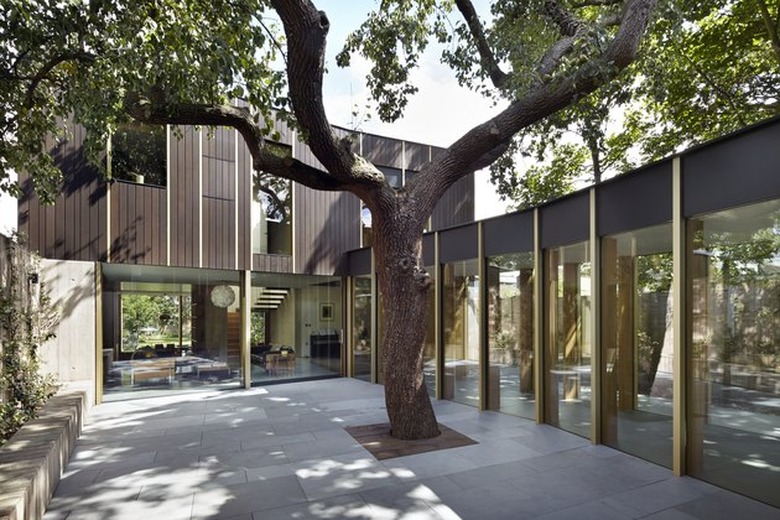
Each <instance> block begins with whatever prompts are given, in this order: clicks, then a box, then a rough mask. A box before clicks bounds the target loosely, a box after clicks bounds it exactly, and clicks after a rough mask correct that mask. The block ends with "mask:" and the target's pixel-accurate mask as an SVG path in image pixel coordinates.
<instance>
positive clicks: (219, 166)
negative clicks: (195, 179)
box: [203, 128, 236, 200]
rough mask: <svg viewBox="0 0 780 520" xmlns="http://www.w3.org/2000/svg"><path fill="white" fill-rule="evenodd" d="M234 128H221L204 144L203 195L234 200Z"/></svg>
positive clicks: (206, 137) (207, 138)
mask: <svg viewBox="0 0 780 520" xmlns="http://www.w3.org/2000/svg"><path fill="white" fill-rule="evenodd" d="M235 139H236V134H235V131H234V130H233V129H232V128H219V129H217V130H216V131H215V132H214V135H213V136H212V137H208V136H204V142H203V195H204V196H206V197H215V198H220V199H226V200H234V199H235V192H236V179H235V160H236V156H235V155H236V154H235V146H236V140H235Z"/></svg>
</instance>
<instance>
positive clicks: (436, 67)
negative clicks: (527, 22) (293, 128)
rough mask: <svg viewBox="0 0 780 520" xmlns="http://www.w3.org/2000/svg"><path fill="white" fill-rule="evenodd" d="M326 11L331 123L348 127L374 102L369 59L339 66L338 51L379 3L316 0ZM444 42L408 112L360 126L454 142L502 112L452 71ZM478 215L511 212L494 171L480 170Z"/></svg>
mask: <svg viewBox="0 0 780 520" xmlns="http://www.w3.org/2000/svg"><path fill="white" fill-rule="evenodd" d="M314 2H315V5H316V6H317V7H318V8H319V9H321V10H323V11H325V13H326V14H327V15H328V20H329V21H330V31H329V34H328V47H327V54H326V60H327V63H326V65H327V69H328V75H327V76H326V77H325V85H324V92H323V99H324V102H325V110H326V112H327V114H328V118H329V119H330V122H331V123H332V124H334V125H338V126H344V127H348V128H352V127H354V124H353V122H352V119H353V118H352V111H353V107H355V106H357V107H364V106H365V105H366V103H367V101H368V98H369V96H368V90H367V88H366V83H365V76H366V73H367V72H368V70H369V68H370V65H369V63H368V62H367V61H366V60H364V59H362V58H360V57H358V56H353V58H352V64H351V66H350V67H349V68H348V69H341V68H339V67H338V66H337V65H336V61H335V56H336V53H338V51H339V50H341V47H342V46H343V43H344V40H345V39H346V36H347V34H349V32H351V31H352V30H354V29H356V28H357V27H358V26H359V25H360V23H361V22H362V21H363V20H364V19H365V18H366V14H367V13H368V12H369V10H371V9H373V8H374V7H375V6H376V5H377V2H375V1H374V0H360V1H358V0H350V1H345V0H314ZM475 5H476V7H477V9H478V10H480V9H483V10H484V9H486V8H487V2H486V1H484V0H477V1H476V2H475ZM440 55H441V47H440V46H438V45H436V46H434V45H431V47H430V48H429V49H428V50H427V51H426V53H425V55H424V56H423V59H422V60H421V65H420V68H419V69H418V70H416V71H415V72H414V73H413V74H412V83H413V84H414V85H415V86H416V87H417V88H418V89H419V91H418V92H417V94H416V95H415V96H414V97H413V98H412V99H411V100H410V102H409V104H408V106H407V107H406V110H405V111H404V116H403V117H402V118H401V119H399V120H398V121H396V122H394V123H382V122H381V121H380V120H379V117H378V116H375V117H372V118H371V119H369V120H368V121H364V122H362V123H361V124H360V127H359V129H360V130H363V131H365V132H371V133H376V134H380V135H384V136H388V137H395V138H399V139H405V140H408V141H416V142H420V143H425V144H432V145H436V146H448V145H449V144H451V143H452V142H454V141H455V140H456V139H457V138H459V137H460V136H461V135H463V134H464V133H466V132H467V131H468V130H470V129H471V128H472V127H474V126H476V125H477V124H479V123H482V122H484V121H485V120H487V119H489V118H490V117H492V116H493V115H495V114H496V113H497V112H498V109H497V108H496V107H493V106H492V103H491V101H489V100H487V99H485V98H484V97H482V96H481V95H479V94H476V93H474V92H471V91H469V90H468V89H466V88H464V87H461V86H460V85H458V82H457V80H456V79H455V75H454V74H453V73H452V71H451V70H450V69H449V68H448V67H446V66H445V65H442V64H441V63H440V61H439V56H440ZM475 188H476V207H475V216H476V218H477V219H482V218H487V217H490V216H494V215H499V214H502V213H504V212H505V208H506V203H504V202H501V201H500V200H499V197H498V195H497V194H496V193H495V189H494V188H493V186H492V184H491V183H490V180H489V174H488V172H487V171H486V170H485V171H481V172H477V174H476V175H475Z"/></svg>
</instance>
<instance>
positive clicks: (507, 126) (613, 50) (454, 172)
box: [413, 0, 657, 208]
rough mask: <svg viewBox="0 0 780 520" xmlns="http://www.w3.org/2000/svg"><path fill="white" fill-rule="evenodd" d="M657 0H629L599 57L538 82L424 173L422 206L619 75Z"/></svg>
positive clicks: (418, 189) (419, 191)
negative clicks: (535, 126)
mask: <svg viewBox="0 0 780 520" xmlns="http://www.w3.org/2000/svg"><path fill="white" fill-rule="evenodd" d="M656 1H657V0H631V1H630V2H629V4H628V5H627V6H626V9H625V11H624V15H623V21H622V23H621V24H620V27H619V28H618V30H617V33H616V35H615V36H614V38H613V39H612V41H611V43H610V44H609V46H608V47H607V48H606V50H605V51H604V53H603V54H602V55H601V56H597V57H595V58H593V59H591V60H590V61H589V63H586V64H585V65H583V66H582V67H580V68H579V69H578V70H577V71H576V72H575V73H574V74H571V75H567V76H565V77H562V78H560V79H557V80H555V81H553V82H548V83H546V84H542V85H538V86H537V87H535V88H534V89H533V90H532V91H531V92H529V93H528V94H527V95H526V96H525V97H523V98H522V99H518V100H517V101H515V102H513V103H512V104H510V105H509V106H508V107H507V108H506V109H504V110H503V111H502V112H500V113H499V114H498V115H496V116H495V117H493V118H492V119H490V120H488V121H486V122H485V123H482V124H481V125H478V126H476V127H474V128H473V129H471V130H469V131H468V132H466V133H465V134H464V135H463V136H462V137H461V138H460V139H458V140H457V141H455V142H454V143H453V144H452V145H451V146H450V147H449V148H448V149H447V150H446V151H445V152H443V153H442V154H441V155H440V156H439V157H437V159H436V160H434V161H433V163H431V164H430V165H429V166H428V168H427V169H426V171H424V172H423V174H421V175H420V182H419V184H417V185H416V186H415V189H414V190H413V191H414V193H413V195H414V196H416V197H417V198H418V199H419V200H418V204H419V205H420V206H421V207H425V208H428V207H430V208H432V207H433V206H434V205H435V203H436V200H437V199H438V197H439V196H441V194H442V193H444V191H445V190H446V189H447V188H449V187H450V186H451V185H452V184H453V183H454V182H456V181H457V180H458V179H460V178H461V177H463V176H465V175H468V174H469V173H471V172H473V171H474V170H475V169H477V168H478V167H480V166H482V165H483V164H484V163H485V158H486V157H489V156H490V153H491V152H492V151H493V150H496V149H498V148H499V147H501V146H507V145H508V144H509V142H510V141H511V139H512V137H513V136H514V135H515V134H516V133H517V132H519V131H520V130H522V129H523V128H526V127H527V126H529V125H531V124H533V123H536V122H537V121H539V120H541V119H543V118H544V117H547V116H549V115H550V114H552V113H554V112H556V111H558V110H560V109H562V108H565V107H566V106H568V105H569V104H571V103H572V102H573V101H574V100H576V99H577V98H579V97H582V96H584V95H586V94H589V93H590V92H593V91H594V90H596V89H597V88H598V87H599V86H601V85H603V84H604V83H606V82H607V81H609V80H611V79H612V78H614V77H616V76H617V75H618V73H619V72H620V71H621V70H622V69H624V68H625V67H627V66H628V65H629V64H630V63H631V62H632V61H633V60H634V58H635V56H636V51H637V48H638V46H639V42H640V41H641V38H642V35H643V34H644V32H645V29H646V28H647V24H648V21H649V19H650V15H651V14H652V11H653V9H654V8H655V5H656Z"/></svg>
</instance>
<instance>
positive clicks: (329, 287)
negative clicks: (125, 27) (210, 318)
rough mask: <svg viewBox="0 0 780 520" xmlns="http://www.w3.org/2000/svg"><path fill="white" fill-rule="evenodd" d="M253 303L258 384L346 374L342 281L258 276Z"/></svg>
mask: <svg viewBox="0 0 780 520" xmlns="http://www.w3.org/2000/svg"><path fill="white" fill-rule="evenodd" d="M250 302H251V305H252V316H253V318H252V321H251V324H252V326H253V330H252V338H253V339H252V343H251V345H250V353H251V358H250V360H251V365H252V382H253V383H263V382H267V381H276V380H280V379H292V378H295V379H306V378H317V377H329V376H337V375H339V374H340V373H341V338H342V329H341V323H342V321H341V312H342V311H341V309H342V305H341V280H340V278H337V277H332V276H314V275H289V274H288V275H285V274H267V273H252V290H251V294H250ZM255 341H257V342H255Z"/></svg>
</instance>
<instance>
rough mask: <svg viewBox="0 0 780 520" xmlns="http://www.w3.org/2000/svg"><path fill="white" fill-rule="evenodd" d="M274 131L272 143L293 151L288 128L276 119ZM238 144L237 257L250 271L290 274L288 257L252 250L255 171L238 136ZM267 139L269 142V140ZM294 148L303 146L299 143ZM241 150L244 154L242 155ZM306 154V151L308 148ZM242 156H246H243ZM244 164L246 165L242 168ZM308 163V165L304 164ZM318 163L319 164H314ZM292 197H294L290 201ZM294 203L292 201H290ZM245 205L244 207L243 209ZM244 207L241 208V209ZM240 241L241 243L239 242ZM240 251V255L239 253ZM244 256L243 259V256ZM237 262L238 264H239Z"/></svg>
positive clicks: (294, 212) (290, 130)
mask: <svg viewBox="0 0 780 520" xmlns="http://www.w3.org/2000/svg"><path fill="white" fill-rule="evenodd" d="M239 105H240V106H247V105H246V104H245V103H243V102H240V103H239ZM274 132H277V133H278V135H272V136H270V137H271V138H275V139H274V140H273V142H274V143H277V144H281V145H284V146H288V147H290V148H291V149H292V148H293V139H294V138H295V132H294V131H293V130H292V128H290V126H289V125H288V124H287V123H286V122H285V121H281V120H277V121H276V123H275V124H274ZM238 139H239V140H240V142H239V152H238V153H239V155H238V161H239V183H240V186H239V254H241V255H242V256H241V258H246V260H245V261H247V262H250V264H249V266H248V267H247V269H250V268H251V269H252V270H253V271H263V272H269V273H292V272H293V263H292V258H293V257H292V256H291V255H281V254H265V253H253V252H252V247H251V234H252V229H251V219H252V197H253V196H254V175H255V172H254V170H253V169H252V157H251V155H250V154H249V149H248V148H247V147H246V144H245V143H244V142H243V139H242V138H241V137H240V136H238ZM269 140H271V139H270V138H269ZM297 146H303V145H300V144H298V145H297ZM242 150H243V152H242ZM307 151H308V149H307ZM242 153H243V154H245V155H242ZM244 162H245V164H246V165H245V166H244ZM307 164H308V163H307ZM317 164H319V163H317ZM243 172H247V177H246V178H242V177H241V176H242V175H243ZM241 190H245V193H246V196H244V195H242V192H241ZM294 198H295V194H293V199H294ZM293 204H295V202H293ZM244 205H245V206H244ZM242 208H243V209H242ZM292 214H293V225H295V221H296V219H297V218H298V217H297V213H296V210H293V211H292ZM242 242H243V243H242ZM242 251H243V252H242ZM244 255H246V256H244ZM240 261H241V260H239V265H240Z"/></svg>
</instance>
